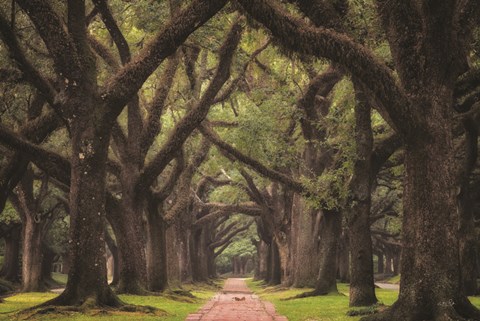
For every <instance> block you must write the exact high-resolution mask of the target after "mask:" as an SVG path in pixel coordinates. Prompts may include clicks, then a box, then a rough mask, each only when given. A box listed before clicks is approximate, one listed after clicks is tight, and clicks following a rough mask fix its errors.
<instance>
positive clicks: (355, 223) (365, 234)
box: [346, 82, 377, 306]
mask: <svg viewBox="0 0 480 321" xmlns="http://www.w3.org/2000/svg"><path fill="white" fill-rule="evenodd" d="M354 83H355V82H354ZM355 97H356V104H355V143H356V160H355V163H354V169H353V177H352V179H351V181H350V186H349V190H350V197H349V200H348V202H347V205H346V213H347V214H346V217H347V225H348V234H349V235H348V238H349V240H350V246H349V248H350V258H351V264H350V297H349V300H350V306H367V305H372V304H375V303H376V302H377V297H376V296H375V284H374V279H373V248H372V236H371V233H370V207H371V193H372V177H371V175H372V149H373V132H372V127H371V119H370V105H369V104H368V102H367V98H366V96H365V94H364V93H363V91H362V89H361V88H360V87H359V86H358V85H357V86H355Z"/></svg>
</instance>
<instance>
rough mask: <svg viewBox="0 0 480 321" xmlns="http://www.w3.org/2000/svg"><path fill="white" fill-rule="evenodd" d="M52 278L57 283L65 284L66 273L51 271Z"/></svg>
mask: <svg viewBox="0 0 480 321" xmlns="http://www.w3.org/2000/svg"><path fill="white" fill-rule="evenodd" d="M52 279H54V280H55V281H57V282H58V283H59V284H67V279H68V274H63V273H57V272H52Z"/></svg>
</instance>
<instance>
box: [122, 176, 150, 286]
mask: <svg viewBox="0 0 480 321" xmlns="http://www.w3.org/2000/svg"><path fill="white" fill-rule="evenodd" d="M122 186H123V194H122V211H121V220H120V222H119V225H121V227H120V228H121V233H120V234H121V235H122V236H121V237H118V238H117V246H118V251H119V252H118V253H119V257H120V275H119V281H118V285H117V286H116V291H117V292H118V293H129V294H139V295H142V294H145V293H146V292H145V290H146V284H147V263H146V258H145V241H144V239H143V235H144V229H143V227H142V222H143V220H142V217H143V210H144V206H143V204H144V202H143V200H144V199H143V198H141V199H139V198H140V197H138V198H137V197H135V196H134V194H135V193H134V191H133V186H132V178H131V177H130V176H129V175H125V177H123V178H122ZM118 236H120V235H118Z"/></svg>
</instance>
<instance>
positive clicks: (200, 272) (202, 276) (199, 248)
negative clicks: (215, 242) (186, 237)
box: [190, 228, 208, 282]
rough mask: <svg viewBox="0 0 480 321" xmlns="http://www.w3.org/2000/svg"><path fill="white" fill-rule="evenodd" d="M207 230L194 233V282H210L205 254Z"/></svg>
mask: <svg viewBox="0 0 480 321" xmlns="http://www.w3.org/2000/svg"><path fill="white" fill-rule="evenodd" d="M205 243H206V242H205V229H204V228H201V229H197V230H195V231H194V232H193V233H192V250H191V251H190V254H191V255H192V277H193V281H196V282H205V281H207V280H208V266H207V259H206V254H205V247H206V246H207V245H206V244H205Z"/></svg>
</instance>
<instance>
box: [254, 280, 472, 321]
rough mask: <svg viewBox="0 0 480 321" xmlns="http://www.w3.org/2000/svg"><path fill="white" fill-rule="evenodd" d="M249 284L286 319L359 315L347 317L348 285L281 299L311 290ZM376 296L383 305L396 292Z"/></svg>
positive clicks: (350, 320)
mask: <svg viewBox="0 0 480 321" xmlns="http://www.w3.org/2000/svg"><path fill="white" fill-rule="evenodd" d="M247 284H248V286H249V287H250V288H251V289H252V290H253V291H255V293H257V294H258V295H259V296H260V297H261V298H262V300H267V301H270V302H272V303H273V304H274V305H275V307H276V309H277V312H278V313H279V314H281V315H284V316H286V317H287V318H288V320H289V321H357V320H359V319H360V318H361V317H350V316H347V312H348V311H349V310H350V308H349V307H348V285H347V284H339V285H338V290H339V292H340V294H337V295H327V296H321V297H311V298H304V299H295V300H288V301H282V300H281V299H284V298H289V297H292V296H295V295H297V294H300V293H303V292H305V291H309V290H311V289H288V290H285V289H278V288H276V287H264V286H262V281H253V280H252V279H249V280H247ZM376 293H377V298H378V299H379V301H380V302H382V303H383V304H385V305H391V304H393V302H395V301H396V300H397V296H398V292H397V291H392V290H383V289H377V290H376ZM470 299H471V301H472V303H474V304H475V305H476V306H477V307H479V308H480V297H476V298H470Z"/></svg>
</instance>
